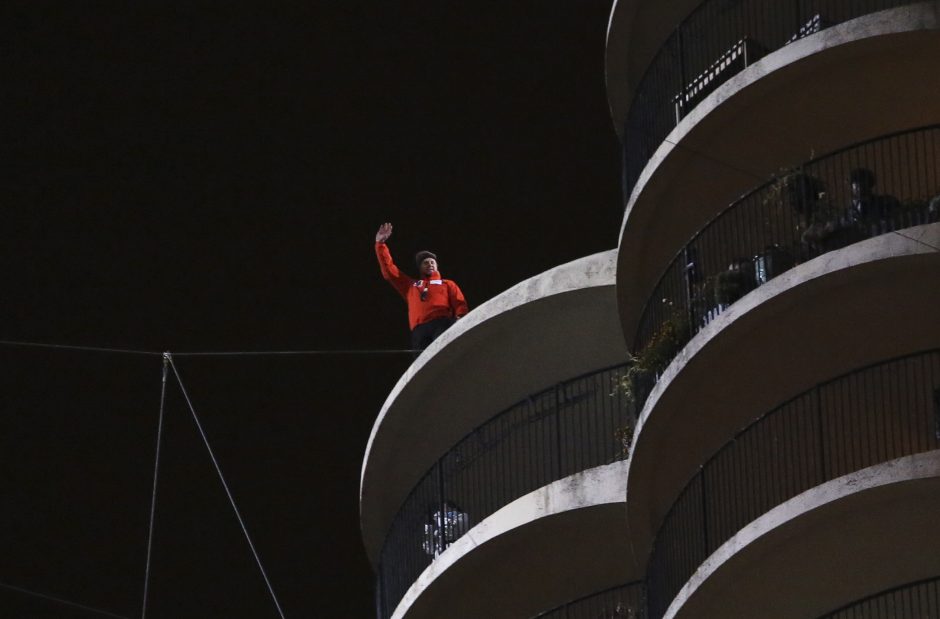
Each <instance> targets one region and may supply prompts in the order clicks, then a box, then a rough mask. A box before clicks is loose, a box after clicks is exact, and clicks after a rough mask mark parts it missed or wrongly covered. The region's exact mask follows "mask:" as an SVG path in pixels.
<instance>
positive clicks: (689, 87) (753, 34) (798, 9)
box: [618, 0, 911, 199]
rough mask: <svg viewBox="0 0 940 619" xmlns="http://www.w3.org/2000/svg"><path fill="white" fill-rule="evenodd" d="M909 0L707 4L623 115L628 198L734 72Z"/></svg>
mask: <svg viewBox="0 0 940 619" xmlns="http://www.w3.org/2000/svg"><path fill="white" fill-rule="evenodd" d="M906 4H911V2H910V0H790V1H788V2H766V1H764V0H737V1H735V2H727V1H726V0H705V1H704V2H702V3H701V4H700V5H699V6H698V8H696V9H695V10H694V11H693V12H692V13H691V14H689V16H688V17H686V18H685V19H683V20H682V21H681V22H680V23H679V24H678V25H677V26H676V28H675V30H673V32H672V34H670V35H669V37H668V38H667V39H666V41H665V42H664V43H663V44H662V46H661V47H660V48H659V51H658V52H657V54H656V56H655V57H654V58H653V60H652V61H651V62H650V64H649V65H648V66H647V68H646V71H645V72H644V73H643V77H641V78H640V80H639V82H638V84H637V88H636V91H635V94H634V96H633V99H632V101H631V103H630V107H629V109H628V111H627V114H626V118H624V119H623V184H624V198H625V199H628V198H629V197H630V194H631V193H632V192H633V189H634V188H635V186H636V182H637V179H639V177H640V174H641V173H642V172H643V168H645V167H646V164H647V163H648V162H649V160H650V158H651V157H652V156H653V153H654V152H656V149H657V148H659V146H660V144H662V142H663V140H664V139H665V138H666V136H668V135H669V133H670V132H671V131H672V130H673V129H674V128H675V126H676V125H677V124H678V123H679V121H680V120H682V118H684V117H685V116H686V115H687V114H688V113H689V112H690V111H691V110H692V109H693V108H694V107H695V106H696V105H698V103H700V102H701V101H702V100H703V99H704V98H705V97H707V96H708V95H709V94H711V93H712V92H714V91H715V90H716V89H717V88H718V87H719V86H721V85H722V84H724V83H726V82H727V81H728V80H729V79H731V78H732V77H734V76H735V75H736V74H737V73H739V72H740V71H742V70H744V69H745V68H747V67H748V66H750V65H751V64H753V63H754V62H756V61H757V60H759V59H760V58H762V57H763V56H765V55H767V54H770V53H772V52H775V51H777V50H779V49H781V48H783V47H785V46H787V45H789V44H790V43H793V42H794V41H797V40H799V39H801V38H803V37H806V36H809V35H812V34H815V33H817V32H820V31H822V30H825V29H826V28H829V27H831V26H835V25H837V24H840V23H843V22H846V21H848V20H850V19H854V18H856V17H861V16H863V15H868V14H870V13H874V12H876V11H879V10H884V9H890V8H894V7H898V6H903V5H906ZM618 120H619V119H618Z"/></svg>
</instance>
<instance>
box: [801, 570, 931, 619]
mask: <svg viewBox="0 0 940 619" xmlns="http://www.w3.org/2000/svg"><path fill="white" fill-rule="evenodd" d="M858 617H865V619H922V618H923V617H940V578H930V579H927V580H922V581H920V582H915V583H911V584H906V585H902V586H900V587H895V588H894V589H889V590H887V591H882V592H881V593H877V594H875V595H872V596H869V597H867V598H865V599H863V600H859V601H857V602H853V603H851V604H849V605H847V606H844V607H842V608H840V609H839V610H836V611H834V612H831V613H828V614H826V615H823V616H821V617H820V618H819V619H857V618H858Z"/></svg>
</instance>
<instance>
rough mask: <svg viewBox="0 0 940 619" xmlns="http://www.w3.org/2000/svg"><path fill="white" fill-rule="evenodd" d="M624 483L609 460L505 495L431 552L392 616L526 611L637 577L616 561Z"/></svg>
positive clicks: (467, 618)
mask: <svg viewBox="0 0 940 619" xmlns="http://www.w3.org/2000/svg"><path fill="white" fill-rule="evenodd" d="M625 483H626V464H625V463H624V462H615V463H613V464H609V465H606V466H601V467H597V468H594V469H590V470H587V471H583V472H581V473H578V474H577V475H572V476H571V477H567V478H565V479H562V480H559V481H557V482H555V483H552V484H549V485H548V486H545V487H543V488H540V489H539V490H536V491H535V492H532V493H530V494H528V495H526V496H524V497H521V498H519V499H517V500H516V501H513V502H512V503H510V504H509V505H507V506H506V507H504V508H502V509H501V510H499V511H498V512H496V513H494V514H493V515H491V516H490V517H489V518H486V519H485V520H484V521H483V522H481V523H480V524H478V525H476V526H475V527H473V528H472V529H471V530H470V532H469V533H467V535H465V536H463V537H462V538H460V539H459V540H458V541H457V542H456V543H454V545H453V546H451V547H450V548H448V549H447V550H446V551H445V552H444V553H443V554H442V555H441V556H440V557H438V558H437V560H435V561H434V562H433V563H432V564H431V565H430V566H429V567H428V568H427V569H426V570H425V571H424V573H422V574H421V576H420V577H419V578H418V580H417V581H416V582H415V584H414V585H413V586H412V587H411V589H410V590H409V591H408V592H407V593H406V594H405V597H404V598H403V599H402V602H401V603H400V604H399V606H398V608H396V610H395V613H394V615H393V618H394V619H438V618H440V617H447V618H448V619H479V618H480V617H487V618H488V619H502V618H505V619H510V618H517V617H531V616H533V615H536V614H538V613H539V612H541V611H544V610H548V609H550V608H553V607H555V606H558V605H560V604H563V603H564V602H567V601H569V600H572V599H575V598H578V597H580V596H582V595H586V594H588V593H591V592H593V591H598V590H601V589H605V588H608V587H613V586H615V585H619V584H623V583H625V582H628V581H630V580H634V579H636V578H638V577H639V576H640V574H638V573H636V572H631V571H629V570H628V568H627V564H626V562H625V561H624V556H625V554H626V552H627V545H628V542H627V535H626V532H625V529H624V526H623V525H624V519H625V507H624V497H625V495H626V491H625Z"/></svg>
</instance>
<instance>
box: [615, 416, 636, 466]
mask: <svg viewBox="0 0 940 619" xmlns="http://www.w3.org/2000/svg"><path fill="white" fill-rule="evenodd" d="M634 430H636V417H634V416H633V415H631V416H630V418H629V419H628V421H627V423H626V424H625V425H623V426H621V427H619V428H616V429H615V430H614V440H615V441H616V442H617V445H619V446H620V452H619V453H618V454H617V457H616V458H614V459H615V460H625V459H626V458H627V457H629V456H630V448H631V447H633V431H634Z"/></svg>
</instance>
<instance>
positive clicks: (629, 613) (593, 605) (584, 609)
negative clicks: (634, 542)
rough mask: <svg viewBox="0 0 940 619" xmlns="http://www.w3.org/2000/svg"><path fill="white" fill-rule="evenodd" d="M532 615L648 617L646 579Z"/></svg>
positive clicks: (545, 618)
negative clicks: (644, 582)
mask: <svg viewBox="0 0 940 619" xmlns="http://www.w3.org/2000/svg"><path fill="white" fill-rule="evenodd" d="M532 619H646V592H645V591H644V587H643V583H642V582H631V583H627V584H625V585H620V586H617V587H611V588H610V589H605V590H604V591H598V592H597V593H592V594H591V595H586V596H584V597H583V598H579V599H577V600H574V601H572V602H568V603H567V604H562V605H561V606H559V607H557V608H553V609H552V610H548V611H545V612H544V613H539V614H538V615H536V616H535V617H533V618H532Z"/></svg>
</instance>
